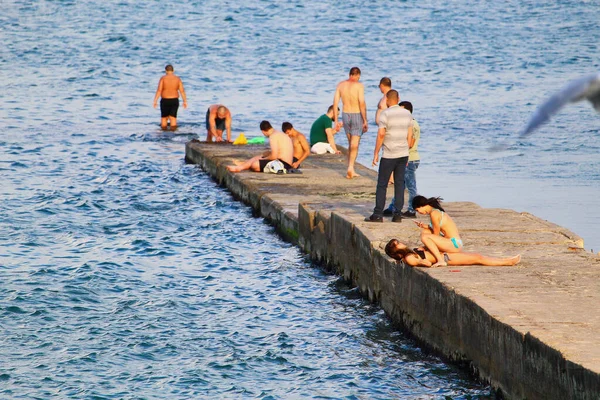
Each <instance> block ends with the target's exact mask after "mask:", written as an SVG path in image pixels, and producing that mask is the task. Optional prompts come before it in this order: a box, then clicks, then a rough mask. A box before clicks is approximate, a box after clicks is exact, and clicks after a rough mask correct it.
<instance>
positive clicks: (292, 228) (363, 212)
mask: <svg viewBox="0 0 600 400" xmlns="http://www.w3.org/2000/svg"><path fill="white" fill-rule="evenodd" d="M264 149H265V148H264V147H260V146H230V145H217V144H207V143H202V142H198V141H195V140H193V141H191V142H189V143H187V145H186V160H187V161H188V162H190V163H194V164H198V165H199V166H200V167H201V168H202V169H203V170H204V171H206V172H207V173H208V174H210V175H211V176H212V177H213V178H214V179H215V180H216V181H217V182H219V183H221V184H222V185H224V186H226V187H227V188H228V189H229V190H230V191H231V193H232V194H233V195H234V196H235V197H236V198H237V199H239V200H241V201H243V202H245V203H247V204H249V205H250V206H252V207H253V208H254V209H255V210H256V211H257V213H258V214H260V215H261V216H263V217H264V218H266V219H267V220H269V221H270V222H271V223H272V224H273V225H274V226H275V227H276V229H277V230H278V231H279V232H280V233H281V235H282V236H283V237H284V238H285V239H286V240H289V241H291V242H293V243H296V244H297V245H298V246H300V247H301V248H302V249H303V250H304V251H305V252H306V253H308V254H310V257H311V258H312V259H313V260H315V261H317V262H322V263H326V264H327V265H328V266H329V267H331V268H333V269H334V270H335V271H337V273H338V274H340V275H343V276H344V277H345V278H346V279H348V280H351V281H352V282H353V284H355V285H356V286H358V287H359V288H360V290H361V291H362V293H364V295H365V296H367V297H368V298H369V299H370V300H372V301H374V302H378V303H379V304H380V305H381V307H382V308H383V309H384V310H385V311H386V313H387V314H388V315H389V316H390V317H391V318H392V319H393V320H394V321H396V322H399V323H401V324H402V325H403V326H404V327H406V329H407V330H408V331H410V332H411V333H412V334H413V335H414V336H415V337H417V338H418V339H419V340H422V341H423V342H425V343H427V344H428V345H429V346H431V347H432V348H433V349H435V350H436V351H438V352H440V353H441V354H443V355H445V356H447V357H449V358H451V359H452V360H457V361H465V362H469V363H470V365H471V366H472V368H473V370H474V371H475V372H476V373H477V374H478V375H479V376H480V377H481V378H482V379H484V380H486V381H488V382H490V383H491V384H492V386H493V387H495V388H497V389H500V390H501V391H502V393H503V395H504V397H505V398H508V399H529V400H532V399H561V400H562V399H586V400H598V399H600V308H599V307H600V258H599V257H598V256H597V255H594V254H591V253H589V252H586V251H585V250H584V249H583V248H582V246H583V242H582V240H581V239H580V238H579V237H577V235H575V234H573V233H572V232H570V231H568V230H566V229H564V228H561V227H560V226H557V225H555V224H552V223H550V222H548V221H544V220H541V219H539V218H537V217H535V216H534V215H531V214H528V213H519V212H515V211H511V210H505V209H485V208H481V207H479V206H478V205H476V204H474V203H467V202H460V203H458V202H457V203H444V208H445V209H446V210H447V211H448V213H450V214H451V215H452V217H453V218H454V220H455V221H456V223H457V225H458V227H459V230H460V232H461V237H462V239H463V241H464V242H465V251H475V252H478V253H482V254H485V255H490V256H513V255H516V254H519V253H520V254H521V255H522V261H521V263H520V264H519V265H517V266H515V267H483V266H469V267H445V268H436V269H429V268H412V267H407V266H404V265H400V264H396V262H395V261H394V260H392V259H390V258H389V257H387V256H386V255H385V252H384V251H383V247H384V246H385V244H386V243H387V241H388V240H389V239H391V238H398V239H399V240H401V241H402V242H404V243H407V244H409V245H414V246H417V245H419V230H418V228H417V227H416V226H415V224H414V223H412V222H411V220H404V221H403V222H402V223H392V222H391V221H390V219H386V221H385V222H384V223H383V224H378V223H368V222H364V221H363V220H364V217H366V216H369V215H370V214H371V213H372V210H373V207H374V204H375V185H376V182H375V180H376V173H375V172H374V171H372V170H369V169H367V168H365V167H363V166H358V168H357V172H358V173H359V174H361V175H362V176H361V177H359V178H356V179H353V180H348V179H346V178H345V174H346V169H345V157H344V156H343V155H332V154H327V155H322V156H314V155H311V156H310V157H309V158H308V159H307V160H306V161H305V162H304V164H303V168H302V172H303V173H302V174H288V175H272V174H263V173H255V172H242V173H238V174H232V173H230V172H228V171H227V169H226V166H227V165H232V164H233V162H234V160H246V159H248V158H250V157H251V156H254V155H257V154H260V153H261V152H262V151H263V150H264ZM391 194H392V190H391V188H390V190H388V198H389V197H391V196H390V195H391ZM426 195H428V196H433V195H436V196H438V195H440V196H442V197H443V193H426ZM507 202H508V200H507ZM421 218H422V217H421Z"/></svg>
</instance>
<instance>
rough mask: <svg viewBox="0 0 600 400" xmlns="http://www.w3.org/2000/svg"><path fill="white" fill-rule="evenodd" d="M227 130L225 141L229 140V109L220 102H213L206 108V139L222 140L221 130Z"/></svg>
mask: <svg viewBox="0 0 600 400" xmlns="http://www.w3.org/2000/svg"><path fill="white" fill-rule="evenodd" d="M225 130H226V131H227V141H228V142H231V111H229V109H228V108H227V107H225V106H224V105H222V104H213V105H212V106H210V107H208V110H206V141H207V142H212V140H213V138H215V140H216V141H217V142H222V141H223V131H225Z"/></svg>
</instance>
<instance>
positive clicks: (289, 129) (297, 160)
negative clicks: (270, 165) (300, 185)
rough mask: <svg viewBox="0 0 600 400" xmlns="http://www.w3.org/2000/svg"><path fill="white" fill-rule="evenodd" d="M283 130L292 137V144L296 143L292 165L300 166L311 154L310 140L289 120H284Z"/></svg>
mask: <svg viewBox="0 0 600 400" xmlns="http://www.w3.org/2000/svg"><path fill="white" fill-rule="evenodd" d="M281 130H282V131H283V133H285V134H286V135H288V136H289V137H290V139H292V144H293V145H294V158H293V160H292V161H293V162H292V167H294V168H300V164H302V161H304V160H306V157H308V156H309V155H310V146H309V145H308V140H306V136H304V134H302V133H300V132H298V131H297V130H296V129H295V128H294V127H293V126H292V124H290V123H289V122H284V123H283V124H281Z"/></svg>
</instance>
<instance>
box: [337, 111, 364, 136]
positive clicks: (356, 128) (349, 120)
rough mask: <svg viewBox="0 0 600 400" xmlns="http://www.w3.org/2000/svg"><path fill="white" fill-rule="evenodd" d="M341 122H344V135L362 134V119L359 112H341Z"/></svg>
mask: <svg viewBox="0 0 600 400" xmlns="http://www.w3.org/2000/svg"><path fill="white" fill-rule="evenodd" d="M342 122H343V123H344V130H345V131H346V135H350V136H358V137H360V136H362V134H363V131H362V128H363V119H362V115H360V113H343V114H342Z"/></svg>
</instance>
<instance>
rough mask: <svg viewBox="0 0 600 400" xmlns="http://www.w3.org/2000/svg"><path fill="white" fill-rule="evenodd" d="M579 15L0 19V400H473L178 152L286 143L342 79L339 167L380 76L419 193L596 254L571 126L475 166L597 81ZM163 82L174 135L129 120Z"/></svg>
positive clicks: (153, 117)
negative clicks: (528, 226)
mask: <svg viewBox="0 0 600 400" xmlns="http://www.w3.org/2000/svg"><path fill="white" fill-rule="evenodd" d="M598 10H599V9H598V5H597V3H595V2H558V3H552V4H547V3H545V2H530V3H527V4H522V3H518V2H503V3H499V2H497V3H477V4H468V5H466V4H463V3H461V2H446V3H444V4H443V5H441V4H438V3H437V2H427V1H426V2H423V3H420V4H418V5H413V4H410V3H406V2H376V3H375V2H364V3H357V4H347V3H346V2H341V1H319V2H317V1H304V2H300V1H286V2H272V1H257V2H228V1H224V2H214V1H202V2H201V1H185V0H184V1H181V2H177V3H174V4H167V3H164V2H158V1H144V2H141V1H140V2H133V1H111V2H104V3H98V2H91V1H85V0H84V1H77V2H74V1H43V0H42V1H37V2H28V1H12V0H8V1H5V2H4V3H3V13H2V15H0V32H1V34H2V38H3V46H2V47H0V69H1V70H2V85H3V90H2V91H1V92H0V99H1V101H0V117H1V119H0V132H1V134H0V135H1V136H0V176H1V183H2V189H1V190H0V196H1V202H0V204H1V205H0V230H1V231H2V235H0V282H1V283H0V312H1V313H2V319H1V320H0V344H1V346H0V359H1V360H2V364H1V365H0V398H10V399H12V398H52V397H55V398H98V399H104V398H106V399H109V398H157V399H158V398H182V399H184V398H186V399H187V398H246V397H254V398H265V399H266V398H307V397H309V398H310V397H312V398H365V399H366V398H369V399H371V398H381V399H387V398H414V399H417V398H418V399H424V398H432V399H433V398H444V396H449V397H450V398H470V397H471V398H486V397H488V396H489V395H490V389H489V387H486V386H485V385H481V384H479V383H477V382H476V381H473V380H472V379H471V378H469V377H468V376H467V375H466V373H465V372H464V371H462V370H460V369H457V368H456V367H455V366H453V365H450V364H447V363H444V362H443V361H442V360H440V359H439V358H437V357H435V356H433V355H430V354H428V353H427V352H425V351H423V350H422V349H421V348H420V347H419V346H418V345H416V344H415V343H414V342H413V341H411V340H410V339H409V338H407V337H406V336H405V335H403V334H402V333H401V332H399V331H398V329H396V328H397V327H394V326H392V324H391V323H390V322H389V320H388V319H387V318H386V317H385V316H384V315H383V313H382V312H381V310H379V308H377V307H376V306H372V305H370V304H368V303H366V302H365V301H364V300H362V298H361V297H360V296H359V295H358V293H357V292H356V289H354V288H351V287H347V286H345V284H344V283H343V282H341V281H340V280H338V279H337V278H336V277H334V276H330V275H328V274H326V273H324V272H323V271H322V270H320V269H319V268H317V267H315V266H313V265H311V264H310V263H309V262H308V261H307V260H306V259H305V258H304V256H303V255H302V254H301V253H300V252H299V250H298V249H297V248H295V247H293V246H291V245H289V244H287V243H285V242H283V241H281V240H280V239H279V238H278V237H277V235H275V234H274V232H273V229H272V228H271V227H269V226H268V225H266V224H264V223H263V222H262V221H261V220H259V219H256V218H253V217H252V213H251V210H249V209H248V207H246V206H244V205H242V204H240V203H237V202H236V201H235V200H233V199H232V198H231V196H230V195H229V194H228V193H227V192H226V191H225V190H223V189H222V188H219V187H218V186H217V185H216V184H215V183H214V182H212V181H211V180H210V179H209V177H208V176H207V175H206V174H204V173H203V172H202V171H201V170H199V169H198V168H197V167H195V166H191V165H185V163H184V161H183V157H184V146H185V143H186V141H188V140H190V139H192V138H196V137H199V138H203V137H204V135H205V128H204V114H205V112H206V108H207V107H208V106H209V105H210V104H213V103H217V102H220V103H224V104H226V105H228V106H229V107H230V108H231V110H232V112H233V121H234V135H237V134H238V133H239V132H242V131H243V132H245V133H246V135H247V136H258V135H260V132H259V130H258V123H259V122H260V121H261V120H262V119H268V120H271V121H272V122H273V124H274V126H276V127H277V126H278V124H280V123H281V122H283V121H286V120H287V121H290V122H292V123H293V124H294V126H295V127H296V128H298V129H299V130H300V131H304V132H308V130H309V128H310V124H311V123H312V121H313V120H314V119H315V118H317V117H318V116H319V115H321V114H322V113H324V112H325V110H326V108H327V107H328V105H329V104H331V101H332V98H333V90H334V88H335V85H336V83H337V82H339V81H340V80H343V79H345V78H346V77H347V72H348V70H349V69H350V67H352V66H355V65H356V66H359V67H360V68H361V69H362V71H363V75H362V79H361V80H362V81H363V82H364V83H365V95H366V100H367V106H368V115H369V120H370V130H369V132H368V133H367V134H365V136H364V137H363V142H362V146H361V152H360V155H359V161H360V162H362V163H363V164H367V165H368V164H370V159H371V156H372V149H373V145H374V137H375V133H376V128H375V126H374V123H373V122H372V119H373V117H374V113H375V106H376V104H377V101H378V100H379V98H380V96H381V94H380V93H379V92H378V89H377V84H378V83H379V79H380V78H381V77H383V76H390V77H391V78H392V81H393V85H394V87H395V88H397V89H398V90H399V91H400V94H401V97H402V99H403V100H410V101H411V102H412V103H413V104H414V107H415V113H414V115H415V117H416V118H417V119H418V120H419V122H420V124H421V127H422V140H421V146H420V149H421V155H422V163H421V167H420V169H419V170H418V181H419V185H420V186H419V189H420V192H421V193H422V194H425V195H428V196H430V195H431V196H433V195H435V196H442V197H444V198H445V199H446V200H467V201H475V202H477V203H479V204H481V205H483V206H493V207H503V208H513V209H516V210H526V211H529V212H532V213H533V214H535V215H538V216H540V217H542V218H545V219H549V220H551V221H553V222H556V223H559V224H560V225H563V226H565V227H568V228H570V229H571V230H573V231H574V232H575V233H577V234H579V235H581V236H582V237H584V239H585V240H586V247H587V248H588V249H591V248H593V249H595V250H596V249H600V239H598V237H597V235H596V234H595V232H594V227H595V226H597V224H598V223H599V222H600V214H599V213H598V212H597V211H596V209H595V206H596V204H597V200H596V198H597V197H598V195H599V194H600V193H599V189H598V182H599V180H600V173H599V171H600V160H599V157H598V150H599V148H600V139H599V138H600V135H599V134H598V127H599V126H600V123H599V117H598V115H597V114H596V113H595V112H593V111H592V110H591V108H590V107H589V105H587V104H577V105H573V106H570V107H568V108H566V109H565V110H564V111H563V112H561V113H560V114H559V115H557V116H556V117H555V118H554V119H553V120H552V121H551V123H549V124H548V125H547V126H545V127H543V128H542V129H540V130H539V131H538V132H536V133H535V134H534V135H532V136H531V137H530V138H528V139H525V140H521V141H518V142H517V144H515V145H514V146H512V147H511V148H510V149H509V150H508V151H507V152H505V153H502V154H490V153H489V152H488V151H487V148H488V147H489V146H490V145H492V144H493V143H495V142H496V141H498V140H504V139H507V138H509V137H511V136H512V135H514V134H515V133H516V132H517V131H518V129H519V128H520V127H521V126H522V125H523V124H524V123H526V121H527V118H528V116H529V115H530V114H531V113H532V112H533V111H534V110H535V108H536V106H537V104H539V103H540V102H541V101H543V100H544V99H545V98H546V97H547V96H548V95H550V94H551V93H552V92H553V91H554V90H557V89H559V88H560V87H561V86H562V85H563V84H565V83H566V82H567V81H568V80H569V79H572V78H575V77H578V76H580V75H584V74H587V73H590V72H592V71H596V70H598V66H599V65H598V60H597V54H598V48H597V44H598V42H599V39H600V37H599V36H600V33H599V31H598V30H597V29H596V28H595V27H596V24H597V20H598ZM567 16H568V18H567ZM167 63H172V64H173V65H174V66H175V73H176V74H178V75H180V76H181V77H182V79H183V81H184V84H185V88H186V92H187V95H188V102H189V108H188V109H183V108H181V109H180V113H179V122H180V128H179V129H178V130H177V131H176V132H175V134H173V133H169V132H162V131H160V130H159V129H158V121H159V113H158V111H157V110H154V109H152V107H151V105H152V99H153V96H154V92H155V90H156V85H157V83H158V79H159V78H160V76H161V75H162V74H163V70H164V66H165V65H166V64H167ZM338 141H340V142H341V143H342V144H343V143H344V139H343V138H341V137H339V138H338ZM596 251H597V250H596Z"/></svg>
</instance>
